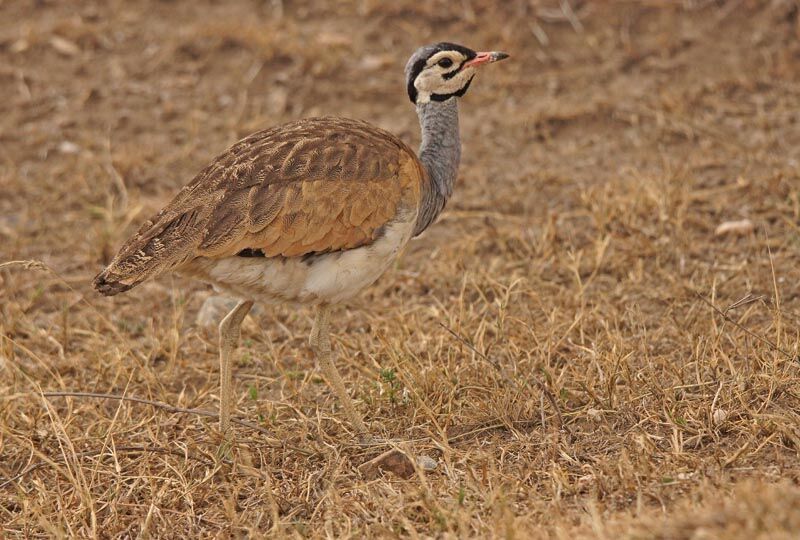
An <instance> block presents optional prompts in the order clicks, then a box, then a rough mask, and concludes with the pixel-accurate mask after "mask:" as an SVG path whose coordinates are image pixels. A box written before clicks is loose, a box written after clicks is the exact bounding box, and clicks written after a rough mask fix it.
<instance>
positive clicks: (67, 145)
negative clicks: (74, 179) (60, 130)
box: [58, 141, 81, 154]
mask: <svg viewBox="0 0 800 540" xmlns="http://www.w3.org/2000/svg"><path fill="white" fill-rule="evenodd" d="M58 151H59V152H61V153H62V154H77V153H78V152H80V151H81V147H80V146H78V145H77V144H75V143H74V142H72V141H61V142H60V143H58Z"/></svg>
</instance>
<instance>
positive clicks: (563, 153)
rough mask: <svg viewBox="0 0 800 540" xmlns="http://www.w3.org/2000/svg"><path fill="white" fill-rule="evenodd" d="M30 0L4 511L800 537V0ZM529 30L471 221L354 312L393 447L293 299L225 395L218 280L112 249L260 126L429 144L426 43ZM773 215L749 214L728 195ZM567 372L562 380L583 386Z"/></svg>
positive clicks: (474, 163) (180, 526) (491, 115)
mask: <svg viewBox="0 0 800 540" xmlns="http://www.w3.org/2000/svg"><path fill="white" fill-rule="evenodd" d="M333 4H334V3H327V2H325V3H323V2H311V1H302V0H301V1H292V2H289V1H285V2H280V1H277V0H276V1H262V2H256V1H247V0H237V1H231V2H216V1H215V2H180V1H141V2H122V1H118V0H112V1H110V2H60V1H58V2H57V1H44V0H42V1H37V2H28V1H21V0H15V1H8V0H0V97H1V98H2V100H0V263H7V262H10V261H39V262H38V263H31V262H28V263H25V264H23V263H12V264H6V265H5V266H3V267H1V268H0V404H1V405H0V525H1V526H2V528H0V536H5V537H9V538H11V537H18V536H19V537H41V536H80V537H84V536H94V537H116V536H123V537H134V536H143V537H145V536H156V537H182V538H185V537H196V536H227V535H234V536H241V535H244V534H248V533H249V534H252V535H256V536H258V535H272V536H276V537H285V536H289V537H291V536H296V537H301V536H308V537H323V536H326V537H337V538H340V537H354V538H357V537H362V536H365V535H369V536H373V537H406V536H409V537H447V538H462V537H475V536H477V537H487V536H491V537H506V538H529V537H546V536H551V537H556V538H570V539H573V538H618V537H634V538H747V539H753V538H795V537H796V536H795V535H796V534H797V531H798V530H800V510H798V508H800V488H798V486H797V484H798V481H800V460H799V459H798V452H799V451H800V386H798V377H799V376H800V364H798V358H797V353H798V337H799V336H798V323H799V322H800V242H799V241H798V222H799V220H800V183H799V181H800V178H798V171H800V164H799V163H798V151H797V149H798V148H799V147H800V111H798V103H800V42H799V41H798V38H799V37H800V26H799V24H800V22H799V19H798V6H797V4H796V3H795V2H790V1H779V0H776V1H764V2H757V1H751V0H743V1H740V0H728V1H717V2H715V1H701V0H696V1H689V0H686V1H684V2H677V1H676V2H669V1H659V0H647V1H641V2H633V1H629V2H583V3H577V2H572V8H573V9H562V7H561V6H560V4H559V2H555V1H550V2H548V1H544V0H541V1H537V0H530V1H527V2H526V1H509V2H502V3H493V2H488V1H483V0H451V1H447V2H446V1H441V0H430V1H428V2H417V1H410V0H402V1H396V2H385V3H384V2H377V1H371V0H362V1H341V2H337V3H336V6H335V7H333ZM440 40H449V41H455V42H461V43H464V44H466V45H468V46H471V47H474V48H480V49H490V48H491V49H501V50H506V51H508V52H509V53H511V55H512V59H510V60H508V61H506V62H503V63H502V64H498V65H497V66H492V67H491V68H490V69H487V70H485V72H484V73H482V74H481V75H480V76H479V77H478V78H477V79H476V81H475V83H474V84H473V86H472V89H471V90H470V92H469V94H468V95H467V96H466V98H465V99H464V100H463V102H462V106H461V111H462V116H461V119H462V138H463V141H464V158H463V162H462V169H461V176H460V179H459V183H458V185H457V192H456V194H455V196H454V198H453V199H452V200H451V201H450V204H449V206H448V209H447V211H446V212H445V214H444V215H443V216H442V218H441V219H440V222H439V223H438V224H437V225H435V226H434V227H433V228H432V229H430V230H429V231H428V232H427V233H426V234H425V235H424V236H423V237H422V238H420V239H418V240H417V241H415V242H413V243H412V244H411V246H410V247H409V249H408V251H407V252H406V254H405V255H404V257H403V258H402V260H401V261H400V263H399V264H397V265H396V266H395V267H393V268H392V269H390V271H389V272H388V273H387V274H386V275H385V276H384V277H383V278H382V279H381V280H380V281H379V282H378V283H377V284H376V285H375V286H373V287H372V288H370V289H369V290H368V291H367V292H366V293H365V294H364V295H363V296H362V297H361V298H360V299H359V300H358V302H356V303H354V304H353V305H352V306H349V307H347V308H340V309H339V310H338V311H337V316H336V318H335V321H334V323H333V328H334V332H335V350H336V353H337V355H338V363H339V365H340V366H341V369H342V371H343V373H344V374H345V378H346V383H347V385H348V387H349V389H350V390H351V392H352V393H353V395H354V396H355V397H356V399H357V400H358V403H359V408H360V409H361V411H362V412H363V413H364V414H365V415H366V416H367V418H368V420H369V421H370V422H371V424H372V427H373V430H374V431H375V433H376V434H378V435H380V436H382V437H386V438H389V439H393V440H396V441H404V442H403V443H402V447H403V448H404V449H405V450H406V451H408V452H409V453H411V454H414V455H426V456H428V457H431V458H433V459H436V460H437V461H438V466H437V467H436V469H435V470H433V471H429V472H424V473H423V472H421V471H418V473H417V474H414V475H412V477H411V478H409V479H402V478H399V477H397V476H396V475H394V474H393V473H391V472H388V471H385V472H382V473H380V474H378V475H377V476H374V475H369V474H364V471H363V469H359V466H360V465H362V464H363V463H365V462H367V461H369V460H370V459H372V458H374V457H375V456H377V455H378V454H380V453H381V452H383V451H385V450H386V449H387V448H386V447H385V446H377V447H366V448H365V447H361V446H359V445H357V444H356V443H355V442H354V440H353V437H352V434H351V433H350V432H349V430H348V427H347V425H346V423H345V422H344V418H343V416H342V414H341V411H340V410H339V409H338V406H337V403H336V401H335V399H334V396H333V395H332V393H331V392H330V390H329V389H328V386H327V385H326V384H325V383H324V381H323V380H322V378H321V377H320V374H319V372H318V370H317V369H316V367H315V365H314V361H313V359H312V356H311V354H310V351H309V350H308V348H307V345H306V338H307V335H308V331H309V328H310V324H311V312H310V311H308V310H306V309H296V308H290V307H283V308H275V309H272V308H268V309H265V310H263V311H261V312H260V314H258V315H257V316H255V317H254V318H253V319H252V320H248V321H247V322H246V325H245V329H244V333H243V340H242V345H241V347H240V349H239V351H238V352H237V359H236V367H235V381H236V395H237V397H238V404H237V409H236V417H237V418H238V419H240V420H244V421H248V422H250V423H251V424H253V425H256V427H255V428H254V427H253V426H252V425H251V426H250V427H248V426H244V425H238V426H237V427H236V437H237V438H236V446H235V448H233V449H232V450H231V451H229V452H225V451H224V450H221V444H220V443H221V441H220V438H219V435H218V434H217V433H216V430H215V422H214V419H213V418H210V417H204V416H200V415H198V414H195V413H193V412H187V411H184V410H179V409H167V408H164V407H162V406H154V405H152V404H148V403H145V402H141V401H138V402H137V401H120V400H112V399H97V398H89V397H86V396H80V397H59V396H53V395H49V396H45V395H44V394H43V393H44V392H95V393H104V394H114V395H118V396H127V397H129V398H140V399H144V400H151V401H155V402H158V403H164V404H169V405H171V406H173V407H177V408H182V409H204V410H211V411H213V410H215V409H216V407H217V404H218V400H217V386H216V385H217V356H216V355H217V346H216V341H215V336H214V334H213V332H209V331H207V330H205V329H203V328H200V327H198V326H197V325H195V324H194V321H195V316H196V313H197V311H198V309H199V307H200V306H201V305H202V304H203V301H204V299H205V298H207V297H208V296H209V295H210V294H212V292H211V291H210V290H209V288H208V287H206V286H204V285H202V284H200V283H183V282H180V281H179V280H177V279H171V278H169V277H166V278H161V279H159V280H157V281H155V282H151V283H147V284H145V285H143V286H141V287H139V288H137V289H135V290H134V291H131V293H130V294H126V295H122V296H118V297H115V298H111V299H106V298H100V297H99V296H97V295H96V294H95V293H94V292H93V291H92V290H91V287H90V280H91V277H92V276H93V275H94V274H95V273H96V272H97V271H98V270H99V269H100V268H101V267H102V265H103V263H104V262H107V261H108V260H109V258H110V257H111V256H112V255H113V253H114V251H115V249H116V248H117V247H118V246H119V245H120V243H121V241H122V240H123V239H124V238H125V237H126V236H127V235H128V234H130V233H131V232H132V230H133V229H134V227H135V226H136V225H137V224H138V223H139V222H141V221H142V220H144V219H145V218H146V217H147V215H148V214H150V213H151V212H154V211H155V210H157V209H158V208H159V207H160V206H161V205H162V204H164V203H166V202H167V201H168V200H169V199H170V198H171V196H172V195H173V194H174V193H175V191H176V190H177V189H178V188H179V187H180V186H181V185H182V184H184V183H185V182H187V181H188V180H189V179H190V178H191V177H192V176H193V175H194V174H195V173H196V172H197V171H198V170H199V169H200V168H201V167H202V166H203V165H204V164H205V163H206V162H207V161H209V160H210V159H211V158H212V157H213V156H214V155H216V154H217V153H218V152H220V151H221V150H223V149H224V148H225V147H226V146H228V145H229V144H231V143H233V142H234V141H236V140H237V139H238V138H239V137H241V136H244V135H246V134H248V133H249V132H252V131H254V130H257V129H260V128H263V127H266V126H269V125H273V124H276V123H280V122H283V121H287V120H290V119H295V118H299V117H303V116H311V115H321V114H338V115H346V116H351V117H357V118H363V119H368V120H370V121H372V122H374V123H376V124H378V125H380V126H382V127H385V128H387V129H390V130H391V131H393V132H395V133H398V134H399V135H401V136H402V137H403V138H405V139H406V140H407V141H409V142H411V143H412V144H417V143H418V140H419V135H418V127H417V120H416V116H415V114H414V111H413V109H412V107H411V106H410V104H409V102H408V100H407V98H406V96H405V93H404V83H403V76H402V68H403V65H404V63H405V60H406V58H407V57H408V55H409V54H410V53H411V52H412V51H413V50H414V49H415V48H416V47H417V46H419V45H421V44H424V43H429V42H435V41H440ZM739 220H750V223H752V227H751V226H749V225H748V224H747V223H745V225H744V226H740V227H739V229H737V230H734V231H732V232H728V233H726V234H715V230H716V228H717V227H718V226H719V225H720V224H722V223H723V222H727V221H739ZM550 398H552V400H551V399H550Z"/></svg>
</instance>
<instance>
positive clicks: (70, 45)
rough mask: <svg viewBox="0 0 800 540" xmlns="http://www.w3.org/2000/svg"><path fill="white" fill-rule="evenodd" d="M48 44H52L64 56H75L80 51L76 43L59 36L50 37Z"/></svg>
mask: <svg viewBox="0 0 800 540" xmlns="http://www.w3.org/2000/svg"><path fill="white" fill-rule="evenodd" d="M50 45H52V46H53V48H54V49H55V50H56V51H58V53H59V54H63V55H64V56H75V55H76V54H78V53H79V52H81V48H80V47H78V45H77V44H75V43H74V42H72V41H70V40H68V39H64V38H62V37H59V36H53V37H52V38H50Z"/></svg>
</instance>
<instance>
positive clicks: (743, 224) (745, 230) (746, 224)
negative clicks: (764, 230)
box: [714, 219, 756, 236]
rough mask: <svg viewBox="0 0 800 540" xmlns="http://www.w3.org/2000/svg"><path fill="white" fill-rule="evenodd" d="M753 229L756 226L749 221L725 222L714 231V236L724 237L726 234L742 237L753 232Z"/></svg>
mask: <svg viewBox="0 0 800 540" xmlns="http://www.w3.org/2000/svg"><path fill="white" fill-rule="evenodd" d="M755 228H756V226H755V225H754V224H753V222H752V221H750V220H749V219H741V220H739V221H726V222H724V223H720V225H719V226H718V227H717V228H716V230H714V236H724V235H726V234H733V235H737V236H744V235H746V234H750V233H751V232H753V231H754V230H755Z"/></svg>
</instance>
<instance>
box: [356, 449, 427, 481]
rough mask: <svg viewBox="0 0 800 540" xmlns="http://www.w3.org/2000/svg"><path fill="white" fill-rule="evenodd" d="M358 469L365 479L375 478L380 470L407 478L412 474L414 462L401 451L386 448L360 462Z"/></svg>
mask: <svg viewBox="0 0 800 540" xmlns="http://www.w3.org/2000/svg"><path fill="white" fill-rule="evenodd" d="M358 470H359V471H361V474H362V475H364V478H366V479H367V480H373V479H375V478H377V477H378V475H379V473H380V472H381V471H388V472H391V473H394V474H396V475H397V476H399V477H400V478H405V479H408V478H411V476H412V475H413V474H414V464H413V463H412V462H411V460H410V459H408V456H406V455H405V454H404V453H403V452H401V451H399V450H388V451H386V452H384V453H383V454H381V455H379V456H378V457H376V458H374V459H371V460H369V461H367V462H366V463H363V464H361V465H360V466H359V467H358Z"/></svg>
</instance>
